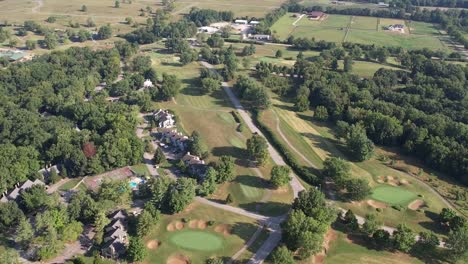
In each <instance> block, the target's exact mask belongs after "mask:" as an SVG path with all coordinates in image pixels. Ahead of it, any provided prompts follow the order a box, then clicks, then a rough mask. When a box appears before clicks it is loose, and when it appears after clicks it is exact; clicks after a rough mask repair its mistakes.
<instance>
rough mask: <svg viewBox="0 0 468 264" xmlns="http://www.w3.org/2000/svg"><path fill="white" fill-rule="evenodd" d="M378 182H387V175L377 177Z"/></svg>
mask: <svg viewBox="0 0 468 264" xmlns="http://www.w3.org/2000/svg"><path fill="white" fill-rule="evenodd" d="M377 182H378V183H385V177H384V176H379V178H378V179H377Z"/></svg>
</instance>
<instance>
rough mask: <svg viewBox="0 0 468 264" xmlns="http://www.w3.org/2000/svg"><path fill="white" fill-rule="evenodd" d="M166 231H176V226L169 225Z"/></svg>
mask: <svg viewBox="0 0 468 264" xmlns="http://www.w3.org/2000/svg"><path fill="white" fill-rule="evenodd" d="M166 230H167V231H169V232H172V231H174V230H175V226H174V224H173V223H170V224H168V225H167V227H166Z"/></svg>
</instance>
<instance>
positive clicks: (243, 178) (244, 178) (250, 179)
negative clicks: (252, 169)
mask: <svg viewBox="0 0 468 264" xmlns="http://www.w3.org/2000/svg"><path fill="white" fill-rule="evenodd" d="M234 182H237V183H239V184H242V185H245V186H249V187H254V188H259V189H272V187H273V186H271V184H270V182H269V181H267V180H265V179H263V178H260V177H256V176H250V175H239V176H237V177H236V178H235V179H234Z"/></svg>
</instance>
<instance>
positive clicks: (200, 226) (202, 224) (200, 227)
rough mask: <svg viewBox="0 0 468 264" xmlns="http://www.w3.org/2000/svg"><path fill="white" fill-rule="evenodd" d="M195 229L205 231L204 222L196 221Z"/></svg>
mask: <svg viewBox="0 0 468 264" xmlns="http://www.w3.org/2000/svg"><path fill="white" fill-rule="evenodd" d="M197 227H198V229H205V228H206V221H203V220H198V223H197Z"/></svg>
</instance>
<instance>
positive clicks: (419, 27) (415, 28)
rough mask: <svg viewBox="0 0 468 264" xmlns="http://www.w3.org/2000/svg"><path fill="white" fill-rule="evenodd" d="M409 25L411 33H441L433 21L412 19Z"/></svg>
mask: <svg viewBox="0 0 468 264" xmlns="http://www.w3.org/2000/svg"><path fill="white" fill-rule="evenodd" d="M408 27H410V31H411V34H416V35H440V33H439V30H438V29H437V27H436V25H434V24H431V23H424V22H417V21H411V22H410V23H408Z"/></svg>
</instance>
